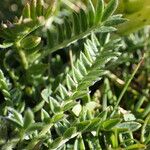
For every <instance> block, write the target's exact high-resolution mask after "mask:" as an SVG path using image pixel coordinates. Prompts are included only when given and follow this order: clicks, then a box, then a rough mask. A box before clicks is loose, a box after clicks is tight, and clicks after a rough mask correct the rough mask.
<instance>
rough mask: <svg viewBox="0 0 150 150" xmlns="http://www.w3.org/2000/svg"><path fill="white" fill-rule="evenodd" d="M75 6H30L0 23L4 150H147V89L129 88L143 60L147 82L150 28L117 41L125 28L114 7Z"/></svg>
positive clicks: (35, 2) (36, 2)
mask: <svg viewBox="0 0 150 150" xmlns="http://www.w3.org/2000/svg"><path fill="white" fill-rule="evenodd" d="M78 2H79V1H78ZM80 2H81V3H80V5H79V6H78V7H77V8H78V9H75V10H73V9H70V8H72V7H71V6H72V5H73V4H76V5H77V3H76V2H74V3H73V1H71V2H70V3H71V4H72V5H71V4H70V5H66V2H65V0H63V1H62V2H61V1H59V0H58V1H50V4H48V3H46V2H44V1H43V0H31V2H30V3H27V4H26V5H25V6H24V9H23V12H22V14H21V17H20V18H19V19H18V20H15V21H14V22H13V23H11V24H5V23H3V24H2V26H1V28H0V41H1V44H0V48H1V49H0V50H1V51H0V58H1V59H0V67H1V68H0V91H1V92H0V95H1V97H2V98H1V101H0V148H1V149H2V150H12V149H17V150H21V149H26V150H42V149H43V150H44V149H49V150H52V149H55V150H62V149H64V150H67V149H74V150H78V149H79V150H84V149H91V150H94V149H96V150H99V149H108V150H109V149H126V150H130V149H146V148H147V149H148V147H149V144H150V132H149V126H150V121H149V118H150V115H149V113H150V109H149V105H150V103H149V101H148V98H149V95H148V94H149V89H148V88H149V84H145V85H144V90H142V91H139V90H138V89H137V86H136V87H135V86H134V84H133V85H132V84H131V86H130V83H131V80H133V78H134V77H135V74H136V73H137V75H139V72H140V71H139V72H138V70H140V66H141V65H142V63H143V61H144V60H145V61H146V65H145V67H144V68H143V74H144V75H147V77H146V80H147V79H149V76H148V72H149V71H150V69H149V67H148V65H147V64H148V63H149V62H148V58H149V52H148V51H146V50H147V49H148V48H149V35H148V34H147V35H146V34H145V33H148V30H149V28H144V29H143V30H141V31H139V32H137V33H133V34H130V35H129V36H127V37H124V36H121V37H119V36H116V34H117V33H123V32H124V31H123V30H124V29H123V28H124V27H125V25H126V24H125V23H124V22H125V21H127V20H126V19H124V18H122V15H120V14H115V12H116V9H117V6H118V1H117V0H110V1H109V2H108V3H106V2H104V1H103V0H95V1H94V0H87V1H80ZM68 6H70V7H68ZM73 6H74V5H73ZM134 13H135V14H136V13H137V12H134ZM135 14H133V15H135ZM129 16H130V15H129ZM131 24H132V23H131ZM132 25H133V24H132ZM122 27H123V28H122ZM118 29H119V32H118ZM126 29H128V27H126ZM143 49H144V50H145V51H144V53H145V55H144V56H143V54H142V53H143ZM133 56H136V57H135V58H133ZM132 63H133V64H134V65H135V64H138V65H137V67H135V66H132ZM122 66H123V68H124V69H123V70H122V71H123V73H122V74H121V75H122V76H121V77H119V75H118V73H119V71H118V69H122V68H121V67H122ZM130 67H132V68H133V67H134V69H132V70H131V69H129V68H130ZM115 70H116V72H115ZM130 75H131V76H130ZM139 76H141V74H140V75H139ZM120 78H123V80H127V82H126V83H125V82H124V81H123V80H121V79H120ZM118 83H119V86H118ZM122 85H123V86H124V88H123V90H122V92H121V89H122ZM119 95H120V96H119ZM139 96H140V99H138V97H139ZM126 97H129V98H126ZM122 99H124V100H126V103H127V104H126V106H125V104H124V103H123V102H122V101H121V100H122ZM130 99H133V101H129V100H130ZM145 103H146V104H147V107H145V110H143V105H144V104H145ZM127 110H130V111H127ZM139 131H140V133H141V134H138V132H139Z"/></svg>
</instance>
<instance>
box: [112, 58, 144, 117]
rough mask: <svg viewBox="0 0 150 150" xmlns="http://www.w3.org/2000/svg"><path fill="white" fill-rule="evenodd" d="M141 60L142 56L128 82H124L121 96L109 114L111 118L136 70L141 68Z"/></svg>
mask: <svg viewBox="0 0 150 150" xmlns="http://www.w3.org/2000/svg"><path fill="white" fill-rule="evenodd" d="M143 60H144V56H143V57H142V59H141V61H140V62H139V63H138V65H137V67H136V68H135V70H134V71H133V73H132V75H131V77H130V78H129V80H128V81H127V82H126V84H125V86H124V88H123V90H122V92H121V94H120V96H119V98H118V100H117V102H116V105H115V107H114V110H113V112H112V114H111V117H112V116H113V115H114V113H115V111H116V109H117V107H118V105H119V103H120V101H121V99H122V98H123V96H124V94H125V92H126V90H127V88H128V87H129V84H130V83H131V81H132V79H133V78H134V76H135V74H136V72H137V71H138V69H139V68H140V66H141V64H142V62H143Z"/></svg>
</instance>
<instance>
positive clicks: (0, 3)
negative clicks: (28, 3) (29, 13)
mask: <svg viewBox="0 0 150 150" xmlns="http://www.w3.org/2000/svg"><path fill="white" fill-rule="evenodd" d="M24 4H25V0H0V22H2V21H5V20H13V19H14V18H15V16H19V15H20V13H21V12H22V9H23V5H24Z"/></svg>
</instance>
